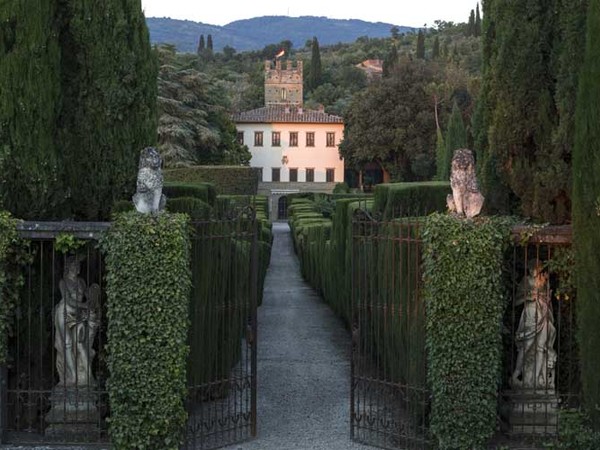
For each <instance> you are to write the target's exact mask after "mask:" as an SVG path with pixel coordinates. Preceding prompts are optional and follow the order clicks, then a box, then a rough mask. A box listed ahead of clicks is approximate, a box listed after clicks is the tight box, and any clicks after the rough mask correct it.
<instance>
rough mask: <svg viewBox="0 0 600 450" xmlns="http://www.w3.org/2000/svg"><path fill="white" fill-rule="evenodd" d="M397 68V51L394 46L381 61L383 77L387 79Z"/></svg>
mask: <svg viewBox="0 0 600 450" xmlns="http://www.w3.org/2000/svg"><path fill="white" fill-rule="evenodd" d="M397 67H398V49H397V48H396V46H395V45H394V44H392V46H391V47H390V51H389V52H388V54H387V55H386V57H385V59H384V60H383V76H384V77H388V76H390V75H391V74H392V73H394V71H395V70H396V68H397Z"/></svg>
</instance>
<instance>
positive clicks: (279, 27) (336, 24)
mask: <svg viewBox="0 0 600 450" xmlns="http://www.w3.org/2000/svg"><path fill="white" fill-rule="evenodd" d="M146 21H147V23H148V28H149V30H150V40H151V42H152V43H153V44H159V43H169V44H174V45H175V46H176V47H177V50H178V51H181V52H195V51H196V48H197V46H198V38H199V37H200V35H201V34H204V36H205V37H206V36H207V35H209V34H211V35H212V38H213V44H214V50H215V51H221V50H222V49H223V47H225V46H226V45H228V46H230V47H233V48H234V49H236V50H237V51H248V50H262V49H263V48H264V47H265V46H266V45H269V44H276V43H278V42H281V41H284V40H289V41H291V42H292V43H293V46H294V48H302V47H304V45H305V43H306V41H307V40H309V39H312V38H313V36H316V37H317V38H318V39H319V43H320V44H321V45H331V44H337V43H338V42H354V41H355V40H356V39H357V38H359V37H361V36H368V37H371V38H382V37H389V36H390V30H391V29H392V27H394V25H393V24H389V23H382V22H376V23H374V22H365V21H364V20H358V19H350V20H340V19H328V18H327V17H313V16H303V17H287V16H264V17H255V18H253V19H245V20H237V21H235V22H231V23H228V24H227V25H224V26H217V25H209V24H205V23H201V22H193V21H190V20H175V19H169V18H158V17H148V18H147V19H146ZM398 29H399V32H400V33H411V32H414V31H415V29H414V28H410V27H403V26H398Z"/></svg>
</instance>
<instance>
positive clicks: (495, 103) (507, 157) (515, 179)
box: [474, 0, 583, 223]
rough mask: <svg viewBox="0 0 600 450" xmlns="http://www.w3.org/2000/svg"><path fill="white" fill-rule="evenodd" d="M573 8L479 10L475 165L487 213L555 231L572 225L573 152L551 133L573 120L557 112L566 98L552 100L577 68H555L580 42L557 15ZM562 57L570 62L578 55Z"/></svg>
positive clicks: (508, 5)
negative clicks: (518, 215) (481, 29)
mask: <svg viewBox="0 0 600 450" xmlns="http://www.w3.org/2000/svg"><path fill="white" fill-rule="evenodd" d="M572 5H573V4H572V3H571V4H568V3H565V2H564V1H563V0H536V1H532V2H496V1H491V0H486V1H485V2H484V3H483V6H484V15H483V24H484V37H483V42H484V49H483V50H484V68H483V82H482V91H481V95H480V101H479V103H480V106H478V111H477V113H476V114H475V118H474V129H475V138H476V139H475V141H476V146H477V148H478V153H480V152H481V151H482V150H484V153H485V158H483V159H480V160H479V161H480V163H483V164H484V165H485V167H484V168H483V170H482V171H481V172H482V174H483V176H482V179H483V185H484V188H485V191H486V193H488V194H491V196H490V198H489V200H490V203H488V205H490V206H491V207H492V208H491V209H492V210H496V211H501V212H513V213H517V212H518V213H521V214H523V215H525V216H528V217H534V218H536V219H540V220H543V221H548V222H552V223H562V222H565V221H566V220H568V218H569V201H570V200H569V197H570V192H569V191H570V189H569V183H570V175H569V165H570V154H569V153H570V150H569V147H570V146H568V145H567V146H565V145H564V143H565V142H566V141H565V140H563V143H562V144H560V145H559V140H558V139H557V134H556V130H557V127H558V128H561V127H562V126H563V125H561V121H563V120H565V121H566V123H565V124H564V126H565V127H567V128H568V126H567V124H568V123H569V122H570V123H572V115H571V118H569V115H568V114H566V115H562V116H561V114H560V110H558V111H557V107H558V108H561V101H560V98H559V97H560V96H563V94H560V96H557V93H560V92H562V88H561V87H560V83H561V82H559V83H558V84H557V81H556V80H557V79H560V78H565V79H572V77H573V76H576V72H577V70H578V64H574V63H568V64H562V63H560V64H557V61H560V60H561V57H560V55H561V53H562V54H564V52H565V50H564V49H563V47H562V46H563V44H564V42H565V41H566V42H571V41H577V39H579V38H580V36H578V34H579V33H582V32H583V28H581V27H580V28H577V27H576V26H572V25H570V26H568V27H566V28H565V27H564V26H563V25H562V24H561V20H562V18H561V16H563V14H560V13H559V14H557V13H556V11H557V10H558V11H561V10H564V11H565V12H567V11H568V10H569V9H572V8H573V6H572ZM569 20H572V17H571V19H569ZM576 22H577V21H576ZM486 23H487V24H488V25H486ZM489 24H493V26H492V27H490V26H489ZM567 29H568V30H570V31H569V32H568V33H570V34H571V35H572V36H571V37H567V34H568V33H567V34H566V32H565V30H567ZM523 42H527V43H528V44H527V45H523ZM567 47H569V48H571V49H572V48H573V46H572V45H571V44H568V45H567ZM566 51H567V53H566V55H569V56H568V57H567V59H568V60H569V61H571V62H573V59H572V58H573V55H576V54H577V52H576V51H575V53H573V55H572V54H571V50H566ZM561 72H562V74H561ZM571 83H572V82H571ZM564 92H569V89H567V90H566V91H564ZM572 92H573V91H572V90H571V94H570V96H568V98H569V99H570V101H572ZM489 130H493V133H489V132H488V131H489ZM484 135H485V138H484ZM486 139H487V141H486ZM561 139H562V138H561ZM567 140H568V138H567ZM571 142H572V141H571ZM492 184H494V185H493V186H492ZM503 186H505V187H506V189H503Z"/></svg>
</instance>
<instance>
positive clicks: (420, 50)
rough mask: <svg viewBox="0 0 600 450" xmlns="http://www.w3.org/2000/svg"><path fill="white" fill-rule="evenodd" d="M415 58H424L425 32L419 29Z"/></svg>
mask: <svg viewBox="0 0 600 450" xmlns="http://www.w3.org/2000/svg"><path fill="white" fill-rule="evenodd" d="M417 58H418V59H425V33H423V30H419V34H417Z"/></svg>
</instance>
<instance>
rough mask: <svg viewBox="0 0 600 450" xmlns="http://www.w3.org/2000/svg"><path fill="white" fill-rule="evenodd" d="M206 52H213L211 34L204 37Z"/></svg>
mask: <svg viewBox="0 0 600 450" xmlns="http://www.w3.org/2000/svg"><path fill="white" fill-rule="evenodd" d="M206 50H208V51H209V52H210V53H212V52H213V38H212V34H209V35H208V36H207V37H206Z"/></svg>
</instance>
